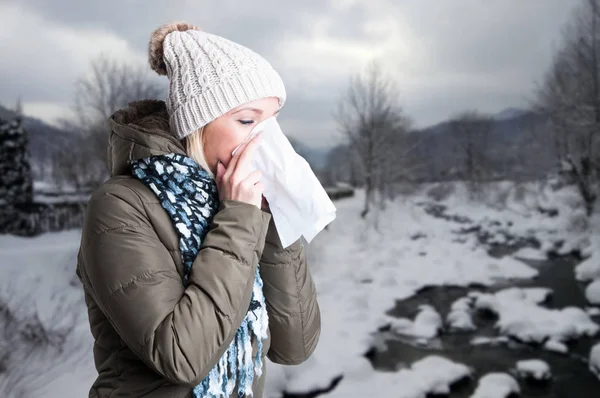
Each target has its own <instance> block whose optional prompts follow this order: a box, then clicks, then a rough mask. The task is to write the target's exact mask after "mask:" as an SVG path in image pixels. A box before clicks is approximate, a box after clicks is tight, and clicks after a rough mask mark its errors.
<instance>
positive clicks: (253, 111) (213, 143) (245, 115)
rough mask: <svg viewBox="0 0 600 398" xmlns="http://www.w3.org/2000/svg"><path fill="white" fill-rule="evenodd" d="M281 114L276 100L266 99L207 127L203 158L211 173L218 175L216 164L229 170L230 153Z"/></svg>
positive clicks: (234, 111)
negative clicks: (272, 118)
mask: <svg viewBox="0 0 600 398" xmlns="http://www.w3.org/2000/svg"><path fill="white" fill-rule="evenodd" d="M278 110H279V100H278V99H277V98H275V97H269V98H263V99H259V100H256V101H253V102H249V103H247V104H244V105H241V106H238V107H237V108H235V109H232V110H231V111H229V112H227V113H226V114H224V115H222V116H219V117H218V118H216V119H215V120H213V121H212V122H211V123H210V124H208V125H207V126H206V127H205V128H204V133H203V134H204V156H205V158H206V163H208V167H210V169H211V170H212V172H213V173H215V174H216V172H217V161H220V162H221V163H223V166H225V167H227V165H228V164H229V161H230V160H231V152H233V151H234V149H235V148H236V147H237V146H238V145H239V144H241V143H242V142H243V141H244V140H245V139H246V137H248V135H249V134H250V132H251V131H252V129H253V128H254V126H256V125H257V124H258V123H260V122H262V121H263V120H265V119H268V118H270V117H271V116H274V115H275V114H276V113H278Z"/></svg>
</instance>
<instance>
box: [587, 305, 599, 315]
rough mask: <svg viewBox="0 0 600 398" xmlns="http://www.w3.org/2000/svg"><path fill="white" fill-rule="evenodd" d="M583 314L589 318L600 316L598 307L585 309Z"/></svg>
mask: <svg viewBox="0 0 600 398" xmlns="http://www.w3.org/2000/svg"><path fill="white" fill-rule="evenodd" d="M585 313H586V314H588V315H589V316H598V315H600V308H598V307H587V308H586V309H585Z"/></svg>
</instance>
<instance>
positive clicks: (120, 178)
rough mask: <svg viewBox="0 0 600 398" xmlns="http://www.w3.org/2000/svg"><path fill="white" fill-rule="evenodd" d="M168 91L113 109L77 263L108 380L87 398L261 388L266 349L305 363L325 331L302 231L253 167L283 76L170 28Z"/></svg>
mask: <svg viewBox="0 0 600 398" xmlns="http://www.w3.org/2000/svg"><path fill="white" fill-rule="evenodd" d="M149 54H150V65H151V67H152V68H153V69H154V70H155V71H156V72H157V73H159V74H162V75H167V76H168V78H169V93H168V99H167V101H166V103H165V102H162V101H153V100H144V101H139V102H136V103H132V104H131V105H130V106H129V107H127V108H125V109H122V110H119V111H117V112H116V113H115V114H114V115H113V116H112V117H111V118H110V124H111V132H110V140H109V143H110V145H109V165H110V169H111V174H112V178H111V179H110V180H109V181H107V182H106V183H105V184H104V185H103V186H102V187H100V188H99V189H98V190H96V191H95V192H94V193H93V195H92V197H91V199H90V202H89V204H88V208H87V214H86V218H85V222H84V227H83V232H82V240H81V248H80V252H79V259H78V266H77V275H78V276H79V278H80V280H81V281H82V283H83V285H84V291H85V299H86V303H87V306H88V315H89V321H90V327H91V331H92V334H93V336H94V339H95V344H94V359H95V364H96V368H97V370H98V377H97V379H96V381H95V382H94V384H93V386H92V388H91V390H90V395H89V396H90V397H109V396H110V397H120V396H128V397H230V396H231V397H244V396H254V397H262V396H263V389H264V380H265V360H264V358H265V356H267V357H268V358H269V359H270V360H271V361H273V362H275V363H280V364H286V365H293V364H299V363H301V362H303V361H305V360H306V359H307V358H308V357H309V356H310V355H311V353H312V352H313V351H314V349H315V347H316V345H317V341H318V339H319V333H320V313H319V307H318V304H317V299H316V292H315V286H314V283H313V280H312V277H311V275H310V272H309V269H308V267H307V264H306V260H305V255H304V249H303V246H302V244H301V242H299V241H298V242H296V243H294V244H293V245H291V246H290V247H288V248H285V249H284V248H283V247H282V246H281V243H280V241H279V237H278V235H277V231H276V229H275V226H274V224H273V221H272V219H271V216H270V214H269V212H268V204H267V203H266V202H265V201H264V199H263V196H262V192H263V186H262V183H261V181H260V173H258V172H249V164H250V161H251V158H252V156H253V153H254V151H255V149H256V146H257V145H258V143H259V141H260V137H258V138H254V139H252V140H250V141H249V142H248V143H247V144H244V146H243V147H241V148H240V150H238V151H236V152H235V156H233V157H232V156H231V153H232V152H233V150H234V149H235V148H236V147H237V146H238V145H239V144H240V143H242V142H244V139H245V138H246V137H247V136H248V134H249V133H250V132H251V130H252V128H253V126H254V125H256V124H258V123H260V122H261V121H262V120H264V119H266V118H268V117H272V116H275V115H276V114H277V113H278V112H279V110H280V109H281V107H282V105H283V103H284V101H285V97H286V94H285V88H284V85H283V83H282V81H281V79H280V77H279V75H278V74H277V72H275V70H273V68H272V67H271V66H270V65H269V63H268V62H267V61H265V60H264V59H263V58H261V57H260V56H259V55H257V54H256V53H254V52H252V51H251V50H249V49H247V48H245V47H243V46H241V45H239V44H236V43H233V42H231V41H228V40H226V39H224V38H222V37H219V36H215V35H211V34H208V33H204V32H202V31H200V30H198V29H197V28H195V27H193V26H190V25H188V24H185V23H177V24H170V25H163V26H161V27H159V28H158V29H157V30H155V31H154V32H153V34H152V36H151V39H150V44H149Z"/></svg>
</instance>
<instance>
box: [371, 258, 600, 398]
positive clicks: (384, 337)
mask: <svg viewBox="0 0 600 398" xmlns="http://www.w3.org/2000/svg"><path fill="white" fill-rule="evenodd" d="M496 254H497V255H500V254H504V253H496ZM528 263H529V264H531V265H532V266H535V267H537V268H538V269H539V271H540V275H539V277H538V278H536V279H534V280H528V281H519V282H515V281H511V282H510V284H507V285H506V286H501V285H498V286H494V287H493V288H492V289H484V288H483V287H472V288H459V287H431V288H427V289H424V290H423V291H421V292H420V293H419V294H417V295H416V296H414V297H411V298H410V299H407V300H402V301H398V302H397V303H396V306H395V307H394V308H392V309H391V310H390V311H389V315H392V316H397V317H410V318H413V317H414V315H416V313H417V311H418V310H417V307H418V306H419V305H420V304H430V305H432V306H434V307H435V308H436V309H437V310H438V311H439V312H440V314H442V316H445V315H446V314H447V313H448V312H449V309H450V305H451V304H452V302H454V301H455V300H456V299H458V298H460V297H463V296H465V295H466V294H467V293H468V292H470V291H475V290H478V291H484V290H485V291H490V292H493V291H496V290H499V289H502V288H505V287H508V286H517V287H534V286H535V287H548V288H550V289H552V290H553V292H554V294H553V296H552V297H551V298H550V299H549V301H548V302H547V303H546V305H547V306H549V307H556V308H562V307H565V306H578V307H582V308H584V307H586V306H587V302H586V300H585V296H584V293H583V286H582V285H580V284H579V283H578V282H577V281H576V280H575V279H574V274H573V267H574V265H575V264H576V259H572V258H556V259H552V260H545V261H528ZM595 320H596V321H597V322H599V321H600V318H595ZM474 321H475V322H476V324H477V330H476V331H475V332H474V333H470V332H469V333H465V332H461V333H447V334H442V335H441V336H440V337H439V338H438V339H436V340H434V341H432V342H430V343H429V344H428V345H427V346H426V347H423V346H419V345H417V344H416V343H415V342H414V341H411V340H410V339H406V338H401V337H399V336H396V335H394V334H393V333H390V332H389V331H386V330H382V331H380V332H379V334H378V337H379V339H380V344H382V345H383V346H384V347H385V349H384V350H380V349H376V348H373V349H372V350H371V351H369V353H367V357H368V358H369V360H370V361H371V363H372V364H373V366H374V367H375V368H376V369H378V370H381V371H397V370H398V369H400V368H402V367H408V366H410V364H412V363H414V362H415V361H417V360H419V359H422V358H424V357H426V356H428V355H432V354H434V355H441V356H444V357H446V358H449V359H451V360H453V361H456V362H459V363H463V364H465V365H467V366H470V367H471V368H473V370H474V377H473V379H472V380H467V381H463V382H461V383H459V384H458V385H456V386H454V388H453V392H452V394H450V397H456V398H458V397H461V398H462V397H469V396H470V395H471V394H472V393H473V391H474V389H475V387H476V385H477V380H478V379H479V377H480V376H482V375H484V374H486V373H489V372H508V371H509V370H510V369H512V368H514V367H515V365H516V362H517V361H519V360H523V359H541V360H544V361H546V362H547V363H548V364H549V365H550V367H551V370H552V374H553V379H552V380H551V381H550V382H548V383H545V384H543V383H540V382H524V381H520V386H521V393H522V396H524V397H532V398H542V397H543V398H562V397H565V398H572V397H577V398H588V397H589V398H594V397H598V396H599V395H598V394H599V391H600V381H599V380H598V379H597V378H596V377H595V376H594V375H593V374H592V373H591V372H590V371H589V369H588V365H587V357H588V355H589V352H590V348H591V346H592V345H593V343H594V341H595V340H593V339H588V338H582V339H580V340H578V341H576V342H572V343H570V344H569V353H568V354H559V353H554V352H549V351H546V350H543V349H541V348H539V347H533V346H528V345H523V344H520V343H518V342H516V341H514V342H510V343H509V344H502V345H495V346H492V345H479V346H474V345H472V344H471V343H470V341H471V339H472V338H473V337H475V336H489V337H493V336H497V333H496V332H495V331H494V328H493V325H494V322H495V319H494V318H490V317H485V316H482V315H477V316H475V317H474ZM596 341H597V340H596Z"/></svg>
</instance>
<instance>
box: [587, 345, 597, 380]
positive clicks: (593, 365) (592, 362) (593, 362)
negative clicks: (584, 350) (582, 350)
mask: <svg viewBox="0 0 600 398" xmlns="http://www.w3.org/2000/svg"><path fill="white" fill-rule="evenodd" d="M589 367H590V371H591V372H592V373H593V374H595V375H596V376H597V377H598V379H600V343H598V344H596V345H595V346H594V347H592V350H591V351H590V358H589Z"/></svg>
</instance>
